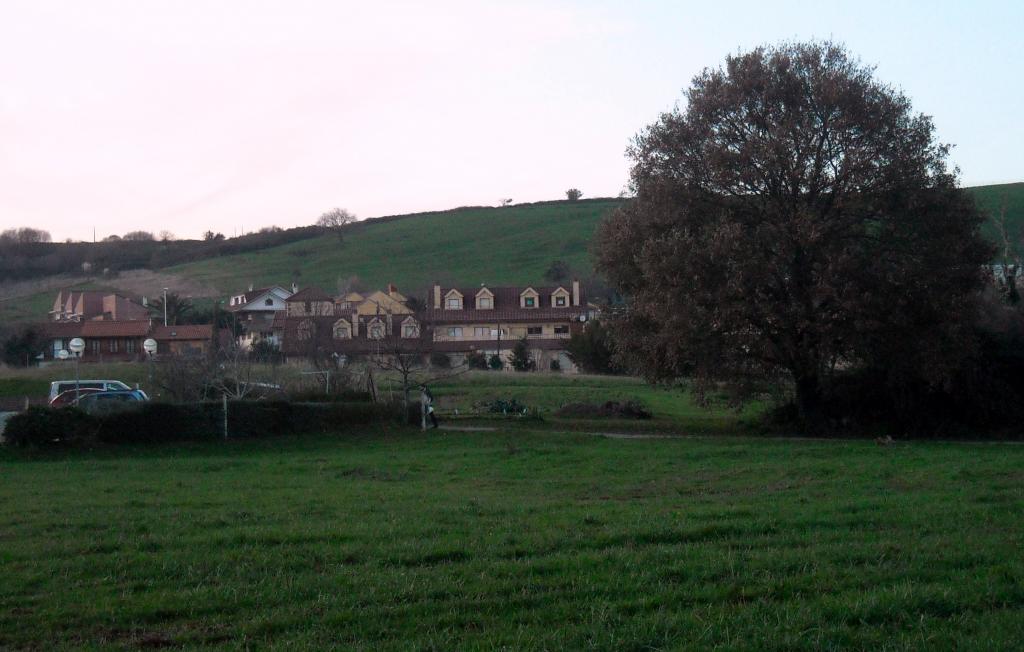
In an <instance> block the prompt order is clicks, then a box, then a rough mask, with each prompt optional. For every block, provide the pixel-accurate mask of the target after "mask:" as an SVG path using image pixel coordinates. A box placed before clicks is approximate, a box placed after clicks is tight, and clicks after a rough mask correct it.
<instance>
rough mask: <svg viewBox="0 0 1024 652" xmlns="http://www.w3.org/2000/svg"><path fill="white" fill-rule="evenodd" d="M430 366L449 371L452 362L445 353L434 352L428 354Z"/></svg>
mask: <svg viewBox="0 0 1024 652" xmlns="http://www.w3.org/2000/svg"><path fill="white" fill-rule="evenodd" d="M430 366H432V367H437V368H438V369H451V366H452V360H451V358H449V357H448V354H447V353H440V352H437V351H435V352H434V353H431V354H430Z"/></svg>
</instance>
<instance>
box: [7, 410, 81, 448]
mask: <svg viewBox="0 0 1024 652" xmlns="http://www.w3.org/2000/svg"><path fill="white" fill-rule="evenodd" d="M95 428H96V423H95V421H94V420H93V419H92V417H90V416H89V415H87V414H86V413H84V412H82V411H81V410H78V409H76V408H63V409H60V410H51V409H50V408H45V407H32V408H29V409H28V411H26V412H22V413H20V414H15V415H14V416H12V417H11V418H10V419H8V420H7V427H6V428H5V429H4V438H5V439H6V441H7V444H8V445H11V446H19V447H20V446H33V447H43V446H60V445H82V444H88V443H91V442H93V441H94V440H95Z"/></svg>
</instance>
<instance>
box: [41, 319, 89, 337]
mask: <svg viewBox="0 0 1024 652" xmlns="http://www.w3.org/2000/svg"><path fill="white" fill-rule="evenodd" d="M39 330H41V331H42V332H43V334H45V335H46V337H59V338H65V337H78V336H79V335H81V334H82V322H78V321H49V322H46V323H45V324H40V325H39Z"/></svg>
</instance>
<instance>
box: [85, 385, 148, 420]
mask: <svg viewBox="0 0 1024 652" xmlns="http://www.w3.org/2000/svg"><path fill="white" fill-rule="evenodd" d="M148 400H149V398H148V397H147V396H146V394H145V393H144V392H142V391H140V390H138V389H129V390H124V391H115V392H93V393H92V394H86V395H85V396H83V397H82V398H80V399H78V400H77V401H75V402H74V403H73V405H74V406H75V407H77V408H80V409H82V410H84V411H85V412H88V413H89V414H97V413H102V412H114V411H117V410H123V409H127V408H130V407H133V406H135V405H137V404H138V403H142V402H145V401H148Z"/></svg>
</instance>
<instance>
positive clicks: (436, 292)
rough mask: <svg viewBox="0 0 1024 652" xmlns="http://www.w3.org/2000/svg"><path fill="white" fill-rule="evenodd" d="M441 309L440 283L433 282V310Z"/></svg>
mask: <svg viewBox="0 0 1024 652" xmlns="http://www.w3.org/2000/svg"><path fill="white" fill-rule="evenodd" d="M440 309H441V284H440V283H437V282H435V283H434V310H440Z"/></svg>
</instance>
